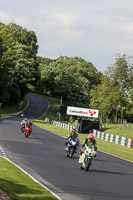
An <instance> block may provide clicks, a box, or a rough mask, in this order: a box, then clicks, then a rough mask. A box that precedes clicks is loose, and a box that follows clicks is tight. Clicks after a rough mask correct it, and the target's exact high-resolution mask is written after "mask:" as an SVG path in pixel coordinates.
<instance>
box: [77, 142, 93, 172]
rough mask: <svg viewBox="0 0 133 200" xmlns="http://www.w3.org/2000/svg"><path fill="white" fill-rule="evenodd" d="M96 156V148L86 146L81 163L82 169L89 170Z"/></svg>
mask: <svg viewBox="0 0 133 200" xmlns="http://www.w3.org/2000/svg"><path fill="white" fill-rule="evenodd" d="M95 156H96V151H95V150H94V146H93V145H90V146H87V145H85V147H84V151H83V153H82V156H81V158H79V159H81V161H79V163H80V164H81V166H80V167H81V169H84V170H85V171H88V170H89V167H90V165H91V164H92V160H93V158H94V157H95Z"/></svg>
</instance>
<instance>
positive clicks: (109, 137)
mask: <svg viewBox="0 0 133 200" xmlns="http://www.w3.org/2000/svg"><path fill="white" fill-rule="evenodd" d="M93 134H94V136H95V137H97V138H99V139H101V140H105V141H108V142H114V143H116V144H120V145H122V146H125V147H127V148H132V147H133V144H132V139H130V138H125V137H122V136H119V135H113V134H109V133H104V132H100V131H97V130H94V129H93Z"/></svg>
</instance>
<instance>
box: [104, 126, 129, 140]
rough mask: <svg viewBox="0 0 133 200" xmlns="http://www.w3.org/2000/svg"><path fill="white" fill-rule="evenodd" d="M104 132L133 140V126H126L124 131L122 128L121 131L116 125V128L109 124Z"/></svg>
mask: <svg viewBox="0 0 133 200" xmlns="http://www.w3.org/2000/svg"><path fill="white" fill-rule="evenodd" d="M104 132H106V133H110V134H115V135H120V136H124V137H128V138H133V124H128V126H127V128H126V129H123V127H122V129H121V126H120V125H118V124H117V125H116V126H115V124H109V125H108V126H107V129H106V130H104Z"/></svg>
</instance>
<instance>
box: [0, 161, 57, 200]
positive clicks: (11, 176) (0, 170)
mask: <svg viewBox="0 0 133 200" xmlns="http://www.w3.org/2000/svg"><path fill="white" fill-rule="evenodd" d="M0 188H1V189H2V190H3V191H5V192H6V193H7V194H8V196H9V197H10V198H11V199H13V200H33V199H34V200H44V199H48V200H56V199H57V198H56V197H54V196H53V195H52V194H51V193H50V192H49V191H48V190H45V189H44V188H43V187H42V186H41V185H39V184H38V183H36V182H35V181H33V180H32V179H31V178H30V177H29V176H28V175H26V174H25V173H23V172H22V171H21V170H20V169H19V168H17V167H16V166H15V165H13V164H12V163H10V162H9V161H8V160H6V159H4V158H2V157H0Z"/></svg>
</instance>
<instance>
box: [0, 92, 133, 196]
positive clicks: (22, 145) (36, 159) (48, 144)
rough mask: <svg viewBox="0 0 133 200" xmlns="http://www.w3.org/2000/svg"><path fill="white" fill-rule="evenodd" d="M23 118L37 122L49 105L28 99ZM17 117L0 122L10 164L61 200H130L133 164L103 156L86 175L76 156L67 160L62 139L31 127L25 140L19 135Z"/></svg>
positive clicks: (1, 139) (0, 142)
mask: <svg viewBox="0 0 133 200" xmlns="http://www.w3.org/2000/svg"><path fill="white" fill-rule="evenodd" d="M29 99H30V104H29V107H28V108H27V110H26V111H24V113H25V117H27V118H30V119H35V118H39V116H41V115H42V114H43V113H44V112H45V111H46V109H47V107H48V102H47V101H45V100H44V99H43V98H41V97H37V96H34V95H29ZM20 122H21V118H20V115H18V116H13V117H10V118H6V119H0V147H1V148H2V149H3V150H4V152H5V155H6V157H7V158H8V159H10V160H11V161H12V162H14V163H15V164H17V165H18V166H20V167H21V168H22V169H24V170H25V171H26V172H27V173H29V174H30V175H31V176H33V177H34V178H35V179H37V180H38V181H39V182H40V183H41V184H43V185H44V186H46V187H47V188H49V189H50V190H51V191H52V192H54V193H55V194H56V195H57V196H58V197H60V199H62V200H68V199H70V200H130V199H133V163H131V162H128V161H126V160H122V159H120V158H116V157H113V156H111V155H108V154H104V153H102V152H98V156H97V158H96V159H95V160H93V163H92V166H91V167H90V170H89V171H88V172H86V171H84V170H81V169H80V166H79V164H78V155H79V154H78V152H79V151H78V152H77V154H75V155H74V157H73V158H68V157H66V154H65V150H64V143H65V138H63V137H60V136H58V135H56V134H54V133H51V132H49V131H47V130H44V129H41V128H39V127H37V126H36V125H34V124H33V132H32V134H31V135H30V137H29V138H25V137H24V135H23V134H22V133H21V131H20Z"/></svg>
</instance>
